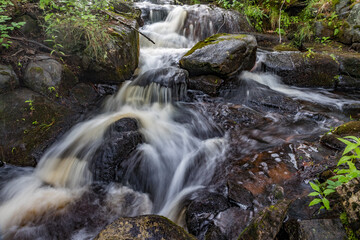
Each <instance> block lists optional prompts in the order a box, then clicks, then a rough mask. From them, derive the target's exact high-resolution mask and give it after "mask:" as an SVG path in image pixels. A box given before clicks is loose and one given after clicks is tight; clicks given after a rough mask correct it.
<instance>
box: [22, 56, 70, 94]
mask: <svg viewBox="0 0 360 240" xmlns="http://www.w3.org/2000/svg"><path fill="white" fill-rule="evenodd" d="M76 83H77V79H76V77H75V76H74V74H73V73H72V72H71V71H70V70H69V69H68V68H67V67H66V66H64V65H62V64H61V63H59V62H58V61H56V60H55V59H53V58H52V57H50V56H46V55H37V56H36V57H35V58H34V59H33V60H32V61H31V62H30V63H29V64H28V65H27V67H26V69H25V73H24V84H25V86H27V87H28V88H30V89H32V90H33V91H35V92H37V93H40V94H42V95H45V96H50V95H51V92H52V91H51V89H50V88H54V90H56V91H63V90H65V89H69V88H71V87H72V86H74V85H75V84H76Z"/></svg>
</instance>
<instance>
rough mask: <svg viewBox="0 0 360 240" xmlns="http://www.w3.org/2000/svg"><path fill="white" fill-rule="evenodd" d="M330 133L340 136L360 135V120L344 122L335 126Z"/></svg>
mask: <svg viewBox="0 0 360 240" xmlns="http://www.w3.org/2000/svg"><path fill="white" fill-rule="evenodd" d="M332 133H333V134H337V135H339V136H342V137H343V136H350V135H354V136H357V137H360V121H351V122H347V123H344V124H342V125H340V126H338V127H337V128H335V129H334V130H333V131H332Z"/></svg>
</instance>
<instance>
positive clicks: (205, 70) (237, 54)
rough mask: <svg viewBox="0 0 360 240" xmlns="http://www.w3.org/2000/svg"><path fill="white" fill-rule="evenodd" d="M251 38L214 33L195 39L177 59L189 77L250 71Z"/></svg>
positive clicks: (252, 56)
mask: <svg viewBox="0 0 360 240" xmlns="http://www.w3.org/2000/svg"><path fill="white" fill-rule="evenodd" d="M256 49H257V43H256V39H255V37H253V36H251V35H243V34H216V35H213V36H211V37H209V38H207V39H205V40H204V41H201V42H198V43H197V44H196V45H195V46H194V47H193V48H192V49H190V51H188V52H187V53H186V54H185V55H184V56H183V57H182V58H181V60H180V66H181V67H182V68H184V69H186V70H188V71H189V73H190V76H197V75H217V76H228V75H231V74H235V73H238V72H241V71H243V70H250V69H252V67H253V66H254V64H255V60H256Z"/></svg>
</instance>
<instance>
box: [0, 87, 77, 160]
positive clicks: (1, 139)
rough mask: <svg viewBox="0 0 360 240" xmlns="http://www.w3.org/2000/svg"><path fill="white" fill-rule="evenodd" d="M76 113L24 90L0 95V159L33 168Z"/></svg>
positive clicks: (73, 118)
mask: <svg viewBox="0 0 360 240" xmlns="http://www.w3.org/2000/svg"><path fill="white" fill-rule="evenodd" d="M75 117H76V114H75V113H74V112H73V111H72V110H71V109H70V108H68V107H65V106H63V105H60V104H58V103H55V102H51V101H49V100H48V99H47V98H46V97H44V96H42V95H40V94H38V93H35V92H33V91H31V90H29V89H26V88H20V89H16V90H14V91H11V92H8V93H4V94H1V95H0V160H2V161H3V162H6V163H10V164H13V165H18V166H35V165H36V163H37V161H38V160H39V159H40V157H41V155H42V154H43V152H44V151H45V149H46V148H47V147H48V146H49V145H50V144H51V143H52V142H54V141H55V139H56V138H57V137H58V136H59V135H61V134H62V133H63V132H64V131H66V130H67V129H69V127H70V125H71V123H72V122H73V121H74V120H75Z"/></svg>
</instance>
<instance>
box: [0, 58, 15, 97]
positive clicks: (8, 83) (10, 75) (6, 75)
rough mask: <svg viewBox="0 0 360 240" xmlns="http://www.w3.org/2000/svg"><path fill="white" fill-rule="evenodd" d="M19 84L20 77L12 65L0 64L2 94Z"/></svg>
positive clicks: (0, 91) (0, 89) (0, 90)
mask: <svg viewBox="0 0 360 240" xmlns="http://www.w3.org/2000/svg"><path fill="white" fill-rule="evenodd" d="M18 86H19V79H18V77H17V76H16V74H15V72H14V70H13V68H12V67H11V66H6V65H0V94H1V93H4V92H7V91H9V90H12V89H14V88H16V87H18Z"/></svg>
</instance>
